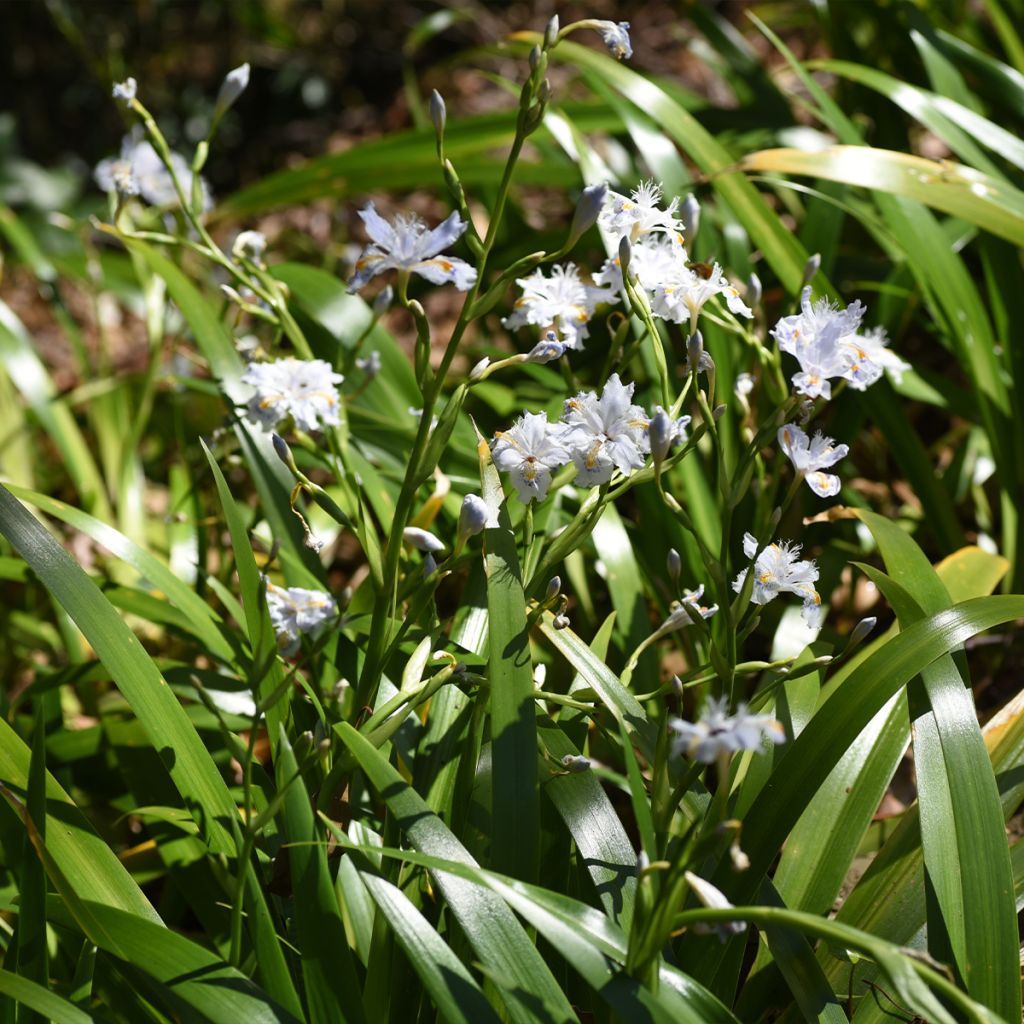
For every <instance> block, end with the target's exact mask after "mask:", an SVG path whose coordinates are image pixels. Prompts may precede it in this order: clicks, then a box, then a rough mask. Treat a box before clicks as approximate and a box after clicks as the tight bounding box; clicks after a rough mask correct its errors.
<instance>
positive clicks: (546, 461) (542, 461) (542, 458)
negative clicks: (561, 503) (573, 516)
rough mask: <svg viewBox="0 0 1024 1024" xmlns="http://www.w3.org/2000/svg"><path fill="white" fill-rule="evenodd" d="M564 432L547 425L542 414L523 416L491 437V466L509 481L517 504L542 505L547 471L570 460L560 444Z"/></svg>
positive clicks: (525, 414) (558, 427)
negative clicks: (507, 475)
mask: <svg viewBox="0 0 1024 1024" xmlns="http://www.w3.org/2000/svg"><path fill="white" fill-rule="evenodd" d="M564 430H565V428H564V427H563V426H562V425H561V424H552V423H549V422H548V418H547V416H545V415H544V414H543V413H531V412H528V413H524V414H523V415H522V416H520V417H519V419H518V420H516V422H515V423H514V424H513V425H512V427H511V428H510V429H509V430H504V431H501V432H499V433H497V434H495V435H494V441H493V443H492V447H491V453H492V456H493V458H494V464H495V466H497V467H498V469H500V470H501V471H502V472H504V473H508V474H509V475H510V476H511V477H512V485H513V486H514V487H515V489H516V493H517V494H518V495H519V500H520V501H522V502H524V503H529V502H531V501H533V500H534V499H535V498H536V499H537V500H538V501H543V500H544V498H545V497H546V496H547V493H548V488H549V487H550V486H551V471H552V470H553V469H557V468H558V467H559V466H564V465H565V464H566V463H567V462H568V461H569V459H570V458H571V456H570V454H569V449H568V448H567V447H566V446H565V444H564V443H563V440H562V435H563V433H564Z"/></svg>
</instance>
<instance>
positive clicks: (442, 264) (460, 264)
mask: <svg viewBox="0 0 1024 1024" xmlns="http://www.w3.org/2000/svg"><path fill="white" fill-rule="evenodd" d="M359 216H360V217H361V218H362V221H363V223H364V224H365V225H366V233H367V234H368V235H369V236H370V245H368V246H367V247H366V248H365V249H364V250H363V253H362V255H361V256H360V257H359V259H358V260H356V267H355V273H354V274H353V275H352V277H351V279H350V280H349V283H348V286H349V291H356V290H357V289H358V288H362V287H363V285H364V284H366V282H367V281H369V280H370V279H371V278H373V277H376V276H377V274H383V273H384V272H385V271H386V270H404V271H407V272H411V273H413V274H419V275H420V277H425V278H426V279H427V280H428V281H429V282H430V283H431V284H446V283H447V282H449V281H450V282H451V283H452V284H454V285H455V287H456V288H458V289H459V291H463V292H464V291H466V290H467V289H469V288H472V287H473V285H474V284H475V283H476V268H475V267H472V266H470V265H469V264H468V263H467V262H466V261H465V260H460V259H459V258H458V257H456V256H445V255H442V254H443V252H444V250H445V249H447V248H448V247H449V246H450V245H454V244H455V242H457V241H458V240H459V238H461V237H462V234H463V232H464V231H465V230H466V222H465V221H464V220H463V219H462V218H461V217H460V216H459V215H458V213H453V214H451V216H449V217H447V218H446V219H445V220H443V221H442V222H441V223H440V224H438V226H437V227H436V228H428V227H427V225H426V224H424V223H423V221H422V220H420V218H419V217H417V216H416V215H415V214H411V213H400V214H399V215H398V216H397V217H396V218H395V219H394V220H393V221H391V222H389V221H386V220H385V219H384V218H383V217H382V216H381V215H380V214H379V213H377V209H376V207H375V206H374V205H373V203H367V204H366V206H365V207H364V208H363V209H362V210H360V211H359Z"/></svg>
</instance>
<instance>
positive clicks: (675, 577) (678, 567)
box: [665, 548, 683, 584]
mask: <svg viewBox="0 0 1024 1024" xmlns="http://www.w3.org/2000/svg"><path fill="white" fill-rule="evenodd" d="M665 569H666V571H667V572H668V578H669V579H670V580H671V581H672V583H673V584H678V583H679V576H680V574H681V573H682V571H683V560H682V558H680V557H679V552H678V551H676V549H675V548H669V549H668V554H667V555H666V556H665Z"/></svg>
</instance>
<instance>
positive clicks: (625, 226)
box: [598, 181, 683, 246]
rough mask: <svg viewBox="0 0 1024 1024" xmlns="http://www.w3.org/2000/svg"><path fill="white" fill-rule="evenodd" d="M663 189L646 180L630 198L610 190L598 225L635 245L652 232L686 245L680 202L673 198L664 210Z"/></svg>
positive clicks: (680, 244)
mask: <svg viewBox="0 0 1024 1024" xmlns="http://www.w3.org/2000/svg"><path fill="white" fill-rule="evenodd" d="M661 198H662V188H661V186H660V185H658V184H657V183H655V182H653V181H642V182H641V183H640V185H639V186H638V187H637V188H635V189H634V190H633V192H632V193H631V194H630V196H629V197H628V198H627V197H626V196H624V195H621V194H620V193H618V192H612V191H609V193H608V198H607V199H606V200H605V207H604V210H602V212H601V216H600V217H598V224H600V226H601V227H603V228H604V229H605V230H606V231H608V232H609V233H610V234H612V235H614V236H616V237H617V238H621V237H623V236H625V237H626V238H628V239H629V240H630V242H631V243H632V244H634V245H635V244H636V243H637V242H638V241H639V240H640V238H641V237H643V236H644V235H647V234H650V233H651V232H659V233H661V234H665V235H668V237H669V238H670V239H671V240H672V241H673V242H674V243H675V244H677V245H679V246H682V244H683V222H682V221H681V220H680V219H679V218H678V217H677V216H676V215H675V214H676V209H677V208H678V206H679V200H678V199H673V200H672V202H670V203H669V204H668V206H667V207H666V208H665V209H664V210H662V209H661V208H660V206H659V203H661Z"/></svg>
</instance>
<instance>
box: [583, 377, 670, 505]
mask: <svg viewBox="0 0 1024 1024" xmlns="http://www.w3.org/2000/svg"><path fill="white" fill-rule="evenodd" d="M633 387H634V385H633V384H629V385H624V384H623V383H622V381H621V380H619V375H618V374H617V373H613V374H612V375H611V376H610V377H609V378H608V382H607V383H606V384H605V386H604V389H603V390H602V392H601V397H600V398H598V397H597V395H596V394H595V393H594V392H593V391H581V392H580V393H579V394H578V395H577V396H576V397H575V398H570V399H567V400H566V403H565V414H564V416H563V420H564V422H565V424H566V430H565V435H564V438H563V441H564V444H565V445H566V446H567V447H568V449H569V451H570V452H571V453H572V460H573V462H574V463H575V464H576V483H578V484H579V485H580V486H581V487H595V486H597V485H598V484H604V483H607V482H608V481H609V480H610V479H611V478H612V473H613V472H614V471H615V470H616V469H618V470H619V471H620V472H622V473H624V474H625V475H627V476H628V475H629V474H630V473H631V472H632V471H633V470H634V469H639V468H640V467H641V466H642V465H643V464H644V459H645V456H646V455H647V453H648V452H649V451H650V448H651V445H650V439H649V437H648V432H647V425H648V423H649V421H650V417H648V415H647V413H646V412H645V411H644V410H643V409H642V408H641V407H640V406H639V405H634V404H633V401H632V399H633Z"/></svg>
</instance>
